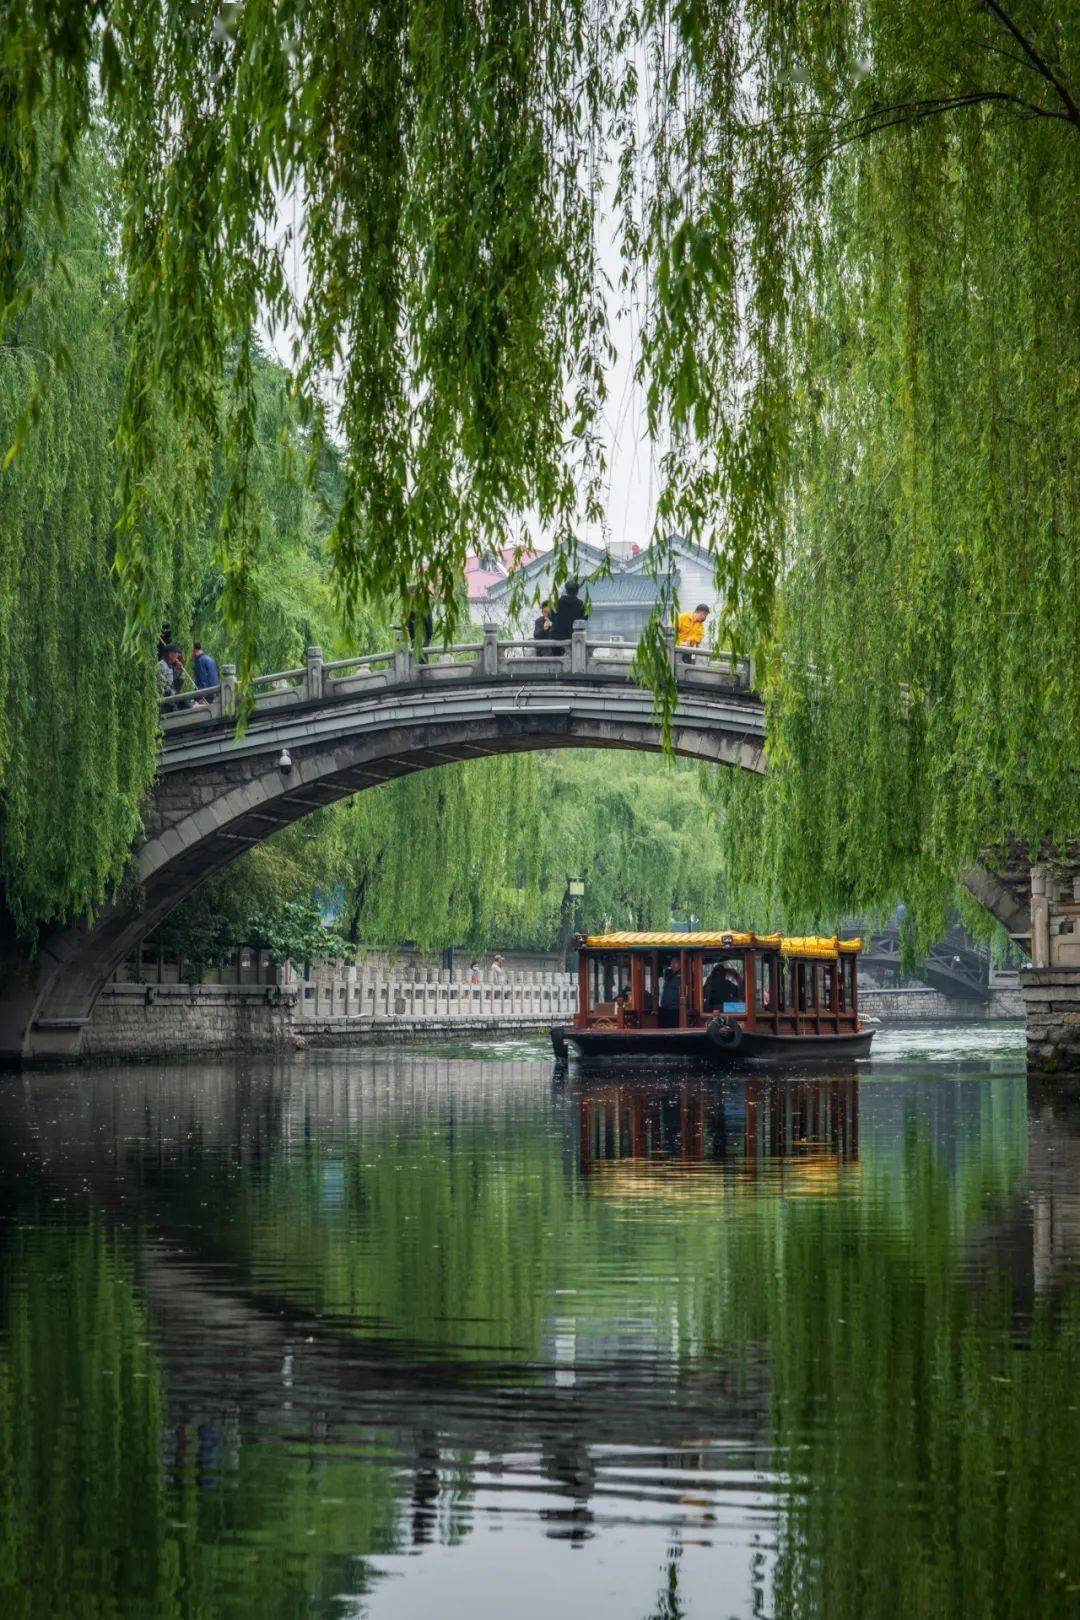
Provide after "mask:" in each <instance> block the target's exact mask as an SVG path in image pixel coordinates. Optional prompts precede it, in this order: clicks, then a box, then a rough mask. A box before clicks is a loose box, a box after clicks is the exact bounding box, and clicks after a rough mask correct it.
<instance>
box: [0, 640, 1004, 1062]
mask: <svg viewBox="0 0 1080 1620" xmlns="http://www.w3.org/2000/svg"><path fill="white" fill-rule="evenodd" d="M669 657H670V660H671V667H672V671H673V673H674V676H675V680H676V684H677V690H678V702H677V707H676V710H675V713H674V717H673V722H672V733H671V741H672V745H673V747H674V749H675V752H676V753H677V754H681V755H683V756H686V757H688V758H692V759H699V760H705V761H709V762H712V763H719V764H724V765H731V766H737V767H739V768H741V769H743V770H748V771H757V772H760V771H763V770H764V768H765V754H764V744H765V715H764V708H763V705H762V702H761V699H760V697H759V696H758V695H757V693H756V692H755V690H754V672H753V667H752V664H751V663H750V662H749V661H748V660H737V659H735V658H733V657H732V656H730V655H726V654H716V655H712V654H710V653H709V652H707V651H704V650H696V649H694V650H691V649H683V648H676V647H675V646H674V642H673V640H672V641H671V643H670V645H669ZM632 658H633V649H632V648H628V647H624V646H621V645H613V644H611V643H593V642H590V641H588V640H587V638H586V633H585V625H584V623H579V624H577V625H576V626H575V628H574V633H573V635H572V637H571V639H570V641H568V642H563V643H554V642H547V643H542V644H541V643H536V642H532V641H500V640H499V639H498V633H497V630H496V628H495V627H494V626H490V625H489V626H485V629H484V639H483V641H482V642H478V643H470V644H467V645H459V646H452V647H448V648H444V649H438V650H432V652H431V654H430V655H429V656H428V657H427V658H423V659H417V658H416V657H414V656H413V654H412V653H411V651H410V650H409V648H408V647H407V646H400V647H398V648H396V649H394V650H393V651H390V652H385V653H376V654H370V655H367V656H364V657H360V658H349V659H343V660H340V661H338V662H335V663H327V662H324V661H323V658H322V654H321V651H320V649H319V648H317V647H313V648H311V649H310V650H309V653H308V656H307V660H306V663H305V664H304V666H303V667H302V668H299V669H292V670H283V671H281V672H279V673H277V674H274V675H265V676H260V677H259V678H258V679H257V680H256V681H255V682H254V683H253V706H252V709H251V712H250V714H249V717H248V723H247V725H246V727H244V728H242V729H240V728H238V725H237V701H236V678H235V671H234V670H233V669H231V668H230V666H228V665H226V666H225V668H224V669H223V671H222V684H221V686H220V687H215V688H212V689H210V690H209V691H207V692H205V693H202V694H200V696H199V701H198V703H197V704H196V703H194V702H193V700H192V698H191V697H190V696H182V697H180V698H171V699H167V700H166V701H165V703H163V704H162V741H161V749H160V754H159V771H158V778H157V782H156V784H155V787H154V792H153V802H152V807H151V810H150V813H149V815H148V818H147V823H146V836H145V839H144V842H143V843H142V845H141V847H140V848H139V849H138V850H137V851H136V852H135V855H134V858H133V861H134V872H133V881H132V882H131V883H130V884H129V885H128V886H127V887H126V888H125V890H124V892H123V893H121V894H119V895H117V896H116V897H115V898H114V899H113V900H112V901H111V902H110V903H109V904H108V905H107V906H105V907H104V908H103V909H102V911H101V912H100V913H99V915H98V916H97V917H96V918H95V919H94V921H93V922H92V923H90V924H86V925H78V926H72V927H65V928H60V929H56V930H54V931H53V932H52V933H50V934H48V935H47V936H46V937H45V938H44V939H43V940H42V943H41V947H40V949H39V951H38V953H37V956H36V957H35V958H34V960H33V961H32V962H28V961H26V959H25V957H24V956H23V955H22V954H21V953H20V951H19V948H18V946H17V944H16V943H14V941H13V940H12V939H11V937H10V935H9V938H8V943H7V945H6V946H5V943H4V938H3V928H2V925H0V1062H6V1063H8V1064H11V1063H16V1064H19V1063H26V1062H35V1061H37V1062H49V1061H52V1060H56V1059H63V1058H74V1057H77V1056H78V1053H79V1049H80V1046H81V1041H82V1032H83V1029H84V1028H85V1026H86V1024H87V1023H88V1022H89V1019H90V1014H91V1011H92V1009H93V1006H94V1003H95V1001H96V1000H97V998H98V995H99V994H100V992H101V990H102V989H103V987H104V986H105V984H106V983H108V981H109V980H110V978H111V977H112V976H113V974H114V972H115V970H116V969H117V967H118V966H119V965H120V963H121V962H123V961H124V960H125V958H126V957H127V956H128V955H129V954H130V953H131V952H132V951H133V950H134V949H135V948H136V946H137V945H138V944H139V943H140V941H141V940H142V939H143V938H144V937H145V936H146V935H147V934H148V933H150V932H151V931H152V930H153V929H154V928H155V927H156V926H157V924H158V923H160V922H161V921H162V919H163V918H164V917H165V916H167V914H168V913H169V912H170V911H171V910H172V909H173V907H174V906H176V905H178V904H179V903H180V901H181V900H183V899H185V898H186V896H187V895H189V894H190V893H191V891H192V890H193V889H194V888H196V887H197V885H198V884H199V883H201V882H202V880H203V879H204V878H206V877H209V876H210V875H211V873H213V872H216V871H218V870H220V868H222V867H223V866H225V865H226V864H227V863H228V862H229V861H231V860H233V859H234V858H235V857H236V856H237V855H239V854H241V853H242V852H243V851H244V850H246V849H249V848H250V847H251V846H252V845H253V844H257V843H260V842H262V840H263V839H265V838H267V837H269V836H270V834H271V833H274V832H276V831H277V830H278V829H279V828H281V827H284V826H287V825H288V824H289V823H290V822H292V821H296V820H299V819H300V818H301V817H303V816H305V815H308V814H309V813H310V812H311V811H313V810H319V809H322V808H323V807H324V806H325V805H328V804H333V803H334V802H335V800H338V799H342V798H345V797H347V796H349V795H350V794H353V793H357V792H360V791H362V790H363V789H364V788H368V787H375V786H377V785H379V784H380V783H382V782H387V781H390V780H391V779H392V778H394V777H397V776H404V775H407V774H409V773H411V772H413V771H420V770H426V769H429V768H431V767H432V766H436V765H445V764H449V763H451V762H454V761H458V760H465V759H476V758H482V757H485V756H488V755H492V754H502V753H512V752H515V751H520V750H531V749H553V748H634V749H645V750H650V751H653V752H658V751H659V750H660V749H661V748H662V746H663V740H662V736H661V730H660V726H659V724H658V722H657V718H656V714H655V711H654V705H653V697H652V693H651V692H650V691H649V690H648V689H647V688H644V687H642V686H640V685H639V684H638V682H637V681H636V680H635V678H634V675H633V669H632ZM966 881H967V882H968V885H969V887H970V888H971V889H972V890H973V892H974V893H975V894H976V895H977V897H978V898H979V899H980V900H981V901H982V902H983V904H985V905H987V906H988V907H989V909H990V910H991V911H993V912H994V913H995V915H997V916H998V917H999V918H1000V920H1001V921H1003V922H1004V923H1005V926H1006V927H1007V928H1008V929H1009V930H1010V932H1012V933H1013V934H1014V935H1015V936H1016V937H1017V938H1020V939H1025V940H1026V939H1027V937H1028V931H1029V930H1030V926H1031V925H1030V923H1029V921H1028V916H1029V909H1030V868H1029V867H1027V866H1025V865H1024V863H1023V862H1020V863H1018V865H1017V869H1016V871H1011V872H1008V873H1005V874H1004V875H1001V876H994V875H991V874H990V873H989V872H987V871H985V870H983V869H982V868H979V869H977V870H976V871H973V872H972V873H971V874H969V876H968V878H967V880H966Z"/></svg>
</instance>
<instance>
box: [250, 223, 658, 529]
mask: <svg viewBox="0 0 1080 1620" xmlns="http://www.w3.org/2000/svg"><path fill="white" fill-rule="evenodd" d="M296 226H297V205H296V203H295V202H294V201H292V200H290V201H287V202H284V203H283V205H282V209H281V230H282V235H284V233H285V231H286V230H287V229H289V228H291V230H292V244H291V245H290V247H289V248H288V249H287V251H286V273H287V274H288V278H289V281H290V284H291V286H292V290H293V294H294V297H295V298H296V299H297V301H298V302H300V301H301V300H302V298H303V297H304V296H305V294H306V291H307V276H306V273H305V268H304V263H303V258H302V255H301V252H300V248H299V245H298V244H299V231H298V230H297V228H296ZM602 262H603V267H604V269H605V271H606V273H607V275H608V278H609V280H610V282H611V285H612V286H613V287H617V286H618V278H619V270H620V263H619V256H618V250H617V247H616V246H615V244H614V242H613V241H609V242H607V243H606V244H605V246H604V249H603V253H602ZM616 303H617V294H616V295H613V297H612V300H611V309H610V314H611V336H612V341H613V343H614V345H615V348H616V351H617V352H616V359H615V363H614V364H613V365H612V366H611V367H610V368H609V371H608V401H607V409H606V411H605V415H604V431H605V438H606V441H607V452H608V490H607V501H606V512H605V517H606V524H607V534H606V535H602V534H601V532H600V529H599V526H591V525H589V524H585V523H582V525H581V527H580V530H579V535H580V538H581V539H583V540H586V541H589V542H591V543H592V544H594V545H598V544H600V543H601V540H602V539H603V540H608V539H610V540H611V541H612V542H615V543H619V542H622V543H624V544H627V545H638V546H647V545H648V543H649V539H650V536H651V532H652V519H653V509H654V504H655V482H656V481H655V477H654V468H653V464H652V457H651V454H650V447H649V444H648V440H647V439H646V437H645V427H644V423H645V408H644V400H643V398H642V395H641V390H640V389H639V388H637V387H636V386H635V384H634V380H633V361H634V340H635V328H634V323H633V321H632V320H631V319H630V318H629V317H623V318H622V319H618V318H617V312H616ZM264 335H265V336H266V337H267V341H268V342H270V344H271V346H272V347H273V348H274V350H275V351H276V353H277V354H278V355H279V357H280V358H281V360H282V361H283V363H284V364H286V365H289V364H290V363H291V360H292V336H293V334H292V333H291V332H288V331H283V332H279V333H277V334H276V336H275V337H273V338H271V337H270V336H269V334H264Z"/></svg>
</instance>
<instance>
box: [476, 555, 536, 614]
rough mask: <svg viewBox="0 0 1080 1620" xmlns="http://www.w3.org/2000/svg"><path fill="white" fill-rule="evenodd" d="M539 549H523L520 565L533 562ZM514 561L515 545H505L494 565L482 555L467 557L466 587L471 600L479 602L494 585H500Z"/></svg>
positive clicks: (519, 559) (519, 560)
mask: <svg viewBox="0 0 1080 1620" xmlns="http://www.w3.org/2000/svg"><path fill="white" fill-rule="evenodd" d="M539 555H540V553H539V552H538V551H523V552H522V553H521V556H520V557H519V558H518V567H519V568H520V567H521V566H522V565H523V564H524V563H527V562H532V560H533V558H534V557H538V556H539ZM513 563H514V547H513V546H504V547H503V549H502V550H501V551H500V552H499V560H498V562H497V563H496V564H495V566H494V567H491V566H490V564H489V562H488V561H487V560H486V559H485V558H482V557H476V556H468V557H466V559H465V588H466V591H467V592H468V596H469V601H470V602H478V601H479V600H480V598H481V597H482V596H485V595H486V594H487V591H488V590H489V589H490V587H491V586H492V585H498V584H499V583H500V582H501V581H502V580H504V579H505V578H506V576H507V574H508V573H510V571H511V568H512V566H513Z"/></svg>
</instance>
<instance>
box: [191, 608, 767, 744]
mask: <svg viewBox="0 0 1080 1620" xmlns="http://www.w3.org/2000/svg"><path fill="white" fill-rule="evenodd" d="M635 651H636V649H635V648H634V647H633V646H631V645H629V644H628V643H624V642H612V641H593V640H590V639H589V638H588V637H587V635H586V625H585V621H584V620H579V621H578V623H577V624H575V626H574V631H573V634H572V636H571V637H570V640H569V641H532V640H520V641H501V640H500V639H499V630H498V626H496V625H491V624H486V625H485V626H484V639H483V641H476V642H462V643H458V644H456V645H453V646H449V647H440V646H431V647H429V648H427V649H426V650H425V651H424V652H423V653H422V654H420V655H418V654H417V653H416V652H415V651H414V650H413V649H412V647H411V646H410V645H409V643H408V641H407V640H404V639H403V640H402V641H401V643H400V644H399V645H398V646H397V647H395V648H393V649H391V650H390V651H388V652H379V653H365V654H364V655H363V656H361V657H357V658H339V659H335V660H332V661H324V659H323V655H322V648H321V647H309V648H308V653H307V658H306V661H305V663H304V664H303V665H302V666H301V667H300V668H298V669H283V670H279V671H277V672H276V673H275V674H271V675H258V676H256V677H255V679H254V680H253V681H252V682H251V687H250V692H249V696H250V701H251V713H252V715H253V716H259V715H263V714H268V713H272V712H273V711H275V710H278V709H288V708H292V707H296V706H299V705H300V704H318V703H325V702H327V701H332V700H333V699H335V698H356V697H369V696H373V695H375V694H377V693H378V692H380V691H385V690H391V689H398V688H401V687H403V686H417V687H421V688H423V689H426V690H431V689H435V688H440V687H452V686H457V685H461V684H467V683H469V682H476V681H482V682H485V683H486V682H489V681H493V680H494V681H498V680H505V681H508V682H518V683H524V682H529V683H530V684H531V683H534V682H536V681H550V682H557V681H559V680H565V679H567V678H575V679H578V678H584V679H586V680H589V681H596V682H613V683H620V684H624V685H625V684H626V683H627V682H631V681H633V680H634V673H633V665H634V656H635ZM668 658H669V661H670V666H671V670H672V673H673V674H674V676H675V678H676V680H677V682H678V684H679V686H680V687H683V688H686V687H689V688H691V689H698V690H701V691H702V692H705V691H708V690H713V691H716V692H729V693H730V692H740V693H750V692H751V691H752V690H753V684H754V667H753V662H752V660H751V659H748V658H736V657H734V655H733V654H731V653H724V652H713V651H711V650H710V649H709V648H705V647H677V646H676V645H675V633H674V631H669V632H668ZM237 693H238V689H237V679H236V670H235V667H234V666H233V665H232V664H225V665H223V667H222V671H221V684H220V686H212V687H206V688H204V689H203V690H202V691H201V692H182V693H179V694H178V695H177V696H175V697H167V698H164V699H163V700H162V702H161V704H160V713H161V726H162V731H163V732H164V733H165V734H166V736H169V735H171V734H172V733H174V732H177V731H186V730H188V729H190V728H192V727H197V726H200V725H206V724H208V723H210V722H212V721H224V720H229V719H235V717H236V715H237V712H238V696H237Z"/></svg>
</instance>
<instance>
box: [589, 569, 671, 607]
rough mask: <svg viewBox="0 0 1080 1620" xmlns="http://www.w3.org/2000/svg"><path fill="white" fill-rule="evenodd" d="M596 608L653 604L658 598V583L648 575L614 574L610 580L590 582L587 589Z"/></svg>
mask: <svg viewBox="0 0 1080 1620" xmlns="http://www.w3.org/2000/svg"><path fill="white" fill-rule="evenodd" d="M585 589H586V591H587V592H588V596H589V601H590V602H591V603H592V605H593V607H594V608H597V607H607V606H609V605H611V606H614V605H615V603H620V604H621V603H624V602H645V603H648V604H650V605H651V604H652V603H653V602H655V601H656V597H657V590H658V587H657V583H656V580H655V579H650V578H649V576H648V575H647V574H613V575H612V576H611V578H610V579H594V580H590V582H589V584H588V585H586V587H585Z"/></svg>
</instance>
